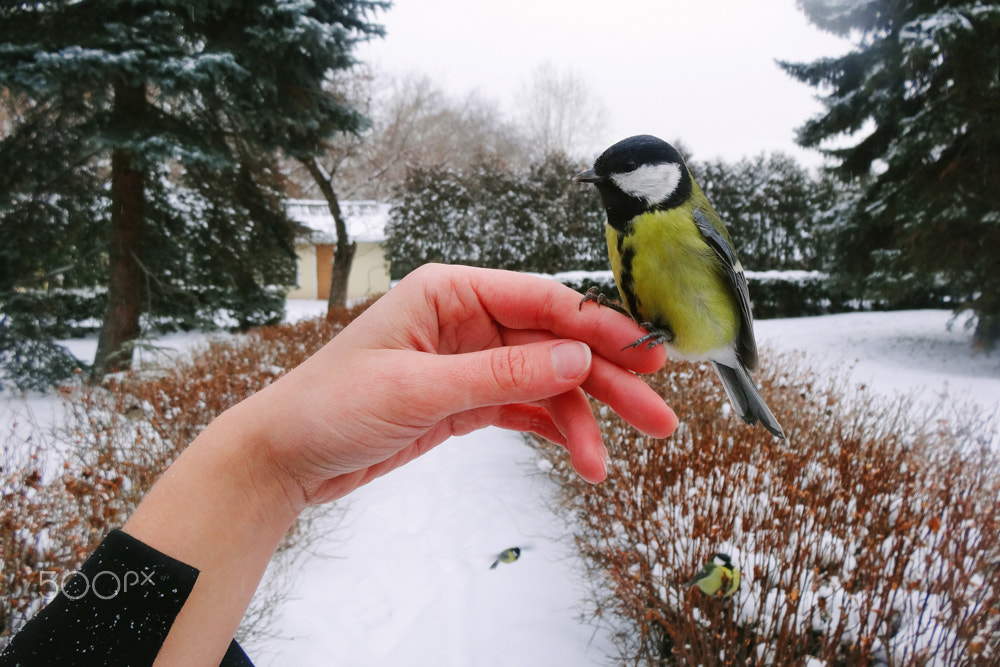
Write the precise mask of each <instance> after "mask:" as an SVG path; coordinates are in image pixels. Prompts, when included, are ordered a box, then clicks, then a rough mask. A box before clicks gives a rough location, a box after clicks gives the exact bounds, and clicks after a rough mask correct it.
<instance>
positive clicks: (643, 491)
mask: <svg viewBox="0 0 1000 667" xmlns="http://www.w3.org/2000/svg"><path fill="white" fill-rule="evenodd" d="M779 369H780V370H779ZM758 379H759V382H760V384H761V387H762V393H763V394H764V396H765V397H767V399H768V402H769V404H770V405H771V407H772V409H773V410H774V412H775V414H776V415H778V416H779V419H780V420H781V422H782V425H783V426H784V429H785V432H786V433H787V434H788V440H787V441H786V442H782V441H779V440H777V439H774V438H772V437H771V436H770V435H769V434H768V433H767V432H766V431H765V430H764V429H762V428H759V427H748V426H746V425H745V424H743V423H742V422H741V421H740V420H739V419H738V418H737V417H735V416H734V415H733V414H732V412H731V410H730V409H729V406H728V404H727V403H726V402H725V396H724V394H723V392H722V389H721V386H720V384H719V383H718V381H717V379H716V378H715V377H714V372H713V371H712V370H711V368H710V367H709V366H708V365H707V364H686V363H675V364H670V365H669V366H668V369H667V370H665V371H664V372H662V373H661V374H659V375H656V376H653V377H651V378H649V380H650V383H651V384H652V386H654V387H655V388H656V389H657V390H658V391H659V392H660V393H661V395H663V396H665V397H666V398H667V400H668V402H669V403H670V404H671V405H672V406H673V407H674V408H675V409H676V411H677V413H678V417H679V418H680V421H681V426H680V427H679V428H678V431H677V433H676V434H675V435H674V436H672V437H671V438H670V439H668V440H653V439H650V438H646V437H644V436H642V435H640V434H638V433H637V432H636V431H635V430H634V429H632V428H631V427H630V426H628V425H627V424H626V423H624V422H623V421H621V420H620V419H618V418H617V416H616V415H614V414H613V413H611V412H610V411H609V410H608V409H607V408H606V407H602V406H597V407H596V409H597V410H598V411H599V414H600V416H601V421H602V422H603V427H602V428H603V431H604V437H605V442H606V443H607V444H608V448H609V450H610V452H611V459H612V461H611V465H610V474H609V478H608V480H607V481H606V482H605V483H603V484H600V485H597V486H591V485H589V484H587V483H585V482H582V481H580V480H579V479H578V478H577V477H576V475H575V474H574V473H573V471H572V470H571V468H570V467H569V465H568V462H567V460H566V459H567V457H565V456H564V455H563V454H562V452H560V451H559V450H558V448H555V447H553V446H551V445H546V444H544V443H538V446H539V447H540V450H541V452H542V453H543V455H544V456H545V458H546V459H547V460H548V461H549V462H550V463H551V465H546V466H545V467H546V469H548V470H550V474H551V475H552V476H553V477H554V478H555V479H556V481H557V482H558V483H559V484H560V488H561V490H560V491H559V495H558V502H559V503H560V505H561V506H562V507H563V508H564V510H565V511H566V513H567V514H568V516H569V517H571V526H572V530H573V531H574V535H575V536H574V539H575V542H576V545H577V547H578V549H579V552H580V554H581V556H582V558H583V559H584V562H585V563H586V567H587V569H588V571H589V580H590V584H591V585H592V586H593V590H592V593H591V595H590V596H589V603H588V610H587V614H588V616H590V617H592V618H593V619H597V620H600V621H603V622H604V623H605V624H607V625H608V626H609V627H610V628H611V629H612V630H613V638H614V641H615V643H616V645H617V648H618V649H619V651H620V657H621V659H622V661H623V663H625V664H634V665H675V664H677V665H679V664H692V665H698V664H700V665H730V664H731V665H736V664H739V665H745V664H769V665H803V664H812V665H821V664H822V665H864V664H867V665H879V664H885V665H924V664H927V663H928V661H929V660H932V659H933V660H936V661H938V662H937V663H935V664H972V665H987V664H989V665H995V664H998V663H1000V568H997V566H996V564H997V562H1000V561H998V559H1000V502H998V493H1000V473H998V468H997V465H996V464H997V461H996V454H995V453H994V451H993V449H992V447H991V443H989V442H988V441H987V439H988V438H989V437H994V438H995V435H994V436H990V435H989V434H990V433H994V434H995V433H996V424H995V417H994V418H991V419H992V421H991V420H988V419H985V418H981V417H978V416H976V415H964V416H959V417H956V416H955V415H947V414H945V413H944V412H941V413H940V414H938V415H936V418H935V419H933V420H931V419H929V420H928V421H926V422H924V423H917V422H916V421H915V420H914V419H913V418H912V410H911V408H912V406H910V405H909V404H908V403H907V401H906V400H902V399H900V400H896V401H885V400H878V399H876V398H874V397H873V396H871V395H869V394H868V393H867V392H865V391H863V390H860V389H859V390H857V391H855V392H854V393H851V392H847V391H842V390H839V389H837V388H836V386H837V384H836V383H835V382H821V381H820V380H819V379H818V378H817V377H816V376H814V375H813V374H811V373H807V372H804V371H802V370H801V369H799V368H797V367H796V365H795V363H793V360H792V359H789V358H782V359H779V360H776V361H775V362H773V363H772V364H771V365H770V366H769V367H768V368H767V369H765V370H764V372H762V373H761V374H760V377H759V378H758ZM841 384H842V383H841ZM984 434H985V435H984ZM995 444H996V443H992V445H993V446H995ZM716 552H724V553H727V554H729V555H730V556H732V558H733V560H734V562H735V563H736V565H737V566H738V567H739V568H740V570H741V573H742V577H743V579H742V585H741V587H740V590H739V591H738V593H737V594H736V595H735V596H734V597H733V598H732V599H729V600H725V599H721V598H715V597H709V596H706V595H704V594H702V593H701V591H699V590H697V589H694V588H690V587H688V586H686V585H685V584H686V582H688V581H689V580H690V579H691V577H692V576H693V575H694V574H695V573H696V572H697V571H698V570H699V569H700V567H701V566H702V565H703V564H704V563H705V562H706V561H708V560H709V559H710V558H711V555H712V554H713V553H716ZM810 659H812V660H814V661H818V662H811V663H809V662H808V661H809V660H810Z"/></svg>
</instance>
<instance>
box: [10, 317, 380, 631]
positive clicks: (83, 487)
mask: <svg viewBox="0 0 1000 667" xmlns="http://www.w3.org/2000/svg"><path fill="white" fill-rule="evenodd" d="M366 305H367V304H366ZM366 305H363V306H359V307H358V308H355V309H353V310H344V311H334V312H333V313H332V314H331V315H332V316H331V317H329V318H327V319H325V320H324V319H318V320H306V321H303V322H299V323H297V324H293V325H282V326H274V327H265V328H262V329H258V330H255V331H253V332H251V333H250V334H248V335H246V336H241V337H237V338H232V339H230V340H226V341H221V342H212V343H209V344H208V345H206V346H205V347H203V348H202V349H200V350H198V351H196V352H194V353H193V354H192V355H191V356H190V358H189V359H187V360H182V361H179V362H176V363H174V364H173V365H172V366H171V367H169V368H163V369H159V370H152V371H151V370H146V371H133V372H130V373H128V374H125V375H121V376H116V377H113V378H109V379H107V380H106V381H105V383H104V384H103V385H100V386H91V385H79V386H75V387H65V388H63V389H62V393H63V397H64V399H65V400H64V406H65V420H64V423H63V424H62V425H59V426H57V427H56V428H54V429H52V430H51V432H49V433H46V432H44V431H43V430H42V429H39V427H38V426H37V424H33V423H31V422H30V420H28V423H27V424H25V423H24V421H25V420H24V419H21V420H15V421H14V425H13V427H12V428H11V430H10V432H8V433H5V434H0V445H2V449H0V454H2V459H0V493H2V497H3V504H2V507H0V546H2V548H3V552H2V553H3V562H2V568H0V647H2V645H4V644H5V643H6V641H7V638H8V637H9V636H10V635H11V634H12V633H14V632H16V631H17V630H18V628H20V626H21V625H23V624H24V622H25V621H26V620H27V619H28V618H30V617H31V616H32V615H33V614H34V613H35V612H36V611H38V609H39V608H41V606H42V603H43V600H44V597H45V595H46V594H53V593H54V592H55V590H56V589H57V586H58V582H60V581H62V579H63V577H64V576H66V575H67V573H71V572H72V571H74V570H76V569H77V568H78V567H79V566H80V565H81V564H82V563H83V561H84V560H85V559H86V557H87V555H88V554H89V553H90V552H91V551H92V550H93V549H94V548H95V547H96V546H97V544H98V543H99V542H100V541H101V540H102V539H103V538H104V536H105V535H106V534H107V533H108V532H109V531H110V530H111V529H113V528H115V527H118V526H121V525H122V524H124V523H125V520H126V519H127V518H128V516H129V515H130V514H131V513H132V512H133V511H134V509H135V508H136V506H137V505H138V503H139V501H140V500H141V499H142V498H143V496H145V494H146V493H147V492H148V490H149V489H150V487H151V486H152V485H153V483H154V482H155V481H156V479H157V478H158V477H159V476H160V474H161V473H162V472H163V470H164V469H165V468H166V467H167V466H168V465H170V463H171V462H172V461H173V460H174V459H175V458H176V457H177V456H178V455H179V454H180V452H181V451H182V450H183V449H184V447H186V446H187V444H188V443H189V442H191V440H193V439H194V437H195V436H196V435H198V434H199V433H200V432H201V431H202V430H203V429H204V428H205V427H206V426H207V425H208V423H209V422H211V421H212V420H213V419H214V418H215V417H216V416H217V415H218V414H220V413H221V412H223V411H224V410H226V409H227V408H228V407H230V406H232V405H234V404H235V403H237V402H239V401H240V400H242V399H244V398H245V397H247V396H248V395H250V394H252V393H253V392H255V391H258V390H260V389H262V388H263V387H265V386H267V385H268V384H270V383H271V382H273V381H274V380H276V379H277V378H278V377H280V376H281V375H283V374H284V373H285V372H286V371H287V370H289V369H291V368H293V367H295V366H296V365H298V364H299V363H301V362H302V361H304V360H305V359H306V358H308V357H309V356H310V355H311V354H313V353H314V352H315V351H316V350H318V349H319V348H320V347H321V346H322V345H323V344H324V343H326V342H327V341H328V340H329V339H330V338H331V337H333V336H334V335H335V334H336V333H337V332H338V331H340V329H342V328H343V326H344V325H345V324H346V323H348V322H349V321H351V320H352V319H353V318H354V317H355V316H356V315H357V314H359V313H360V312H361V311H362V310H363V309H364V308H365V307H366ZM19 421H20V422H21V423H18V422H19ZM25 426H27V428H25ZM313 518H314V517H313V515H311V514H307V515H305V516H304V517H303V518H302V519H300V522H299V524H297V525H296V527H294V528H293V529H292V530H291V531H290V532H289V534H288V535H287V536H286V537H285V540H284V542H283V544H282V546H281V547H280V548H279V553H278V555H277V557H276V561H277V562H278V565H279V566H278V567H277V568H272V570H270V571H269V572H272V573H273V572H276V573H277V577H278V579H277V580H273V581H272V582H271V583H270V584H268V582H265V584H264V585H263V586H262V587H261V589H260V590H259V591H258V595H257V596H256V597H255V598H254V603H253V605H252V606H251V609H250V611H249V612H248V615H247V617H246V618H245V619H244V623H243V625H242V626H241V631H240V635H239V638H240V640H241V641H243V642H247V641H248V640H249V641H253V640H255V639H259V638H261V637H263V636H266V634H267V632H268V627H269V625H270V624H269V619H270V616H271V614H272V613H273V612H274V610H275V603H276V602H277V601H280V599H281V597H282V595H283V589H282V588H281V586H282V584H281V581H280V579H281V575H282V572H283V571H287V570H288V568H289V566H290V564H291V562H292V560H293V559H294V558H295V556H296V555H297V554H298V553H300V552H301V549H302V547H303V546H304V544H303V543H302V538H303V537H304V536H305V535H307V534H308V531H307V530H306V529H305V525H308V522H309V521H311V520H312V519H313ZM303 524H305V525H303ZM282 564H283V565H284V568H282V566H281V565H282Z"/></svg>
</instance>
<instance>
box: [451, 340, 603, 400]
mask: <svg viewBox="0 0 1000 667" xmlns="http://www.w3.org/2000/svg"><path fill="white" fill-rule="evenodd" d="M437 360H438V361H439V363H440V367H439V369H438V370H439V372H441V373H442V374H444V375H446V377H447V379H446V380H445V381H443V382H440V383H438V387H441V388H446V389H444V390H443V391H442V392H441V394H440V395H439V398H440V400H441V403H440V406H441V407H442V408H444V409H445V411H446V412H449V413H455V412H459V411H464V410H471V409H473V408H479V407H483V406H488V405H507V404H510V403H527V402H530V401H539V400H542V399H546V398H549V397H552V396H558V395H559V394H562V393H565V392H567V391H569V390H570V389H573V388H575V387H578V386H580V384H581V383H583V381H584V380H586V379H587V376H588V375H590V366H591V361H592V354H591V351H590V348H589V347H588V346H587V345H586V344H585V343H581V342H579V341H575V340H550V341H542V342H537V343H526V344H524V345H508V346H502V347H494V348H491V349H489V350H483V351H480V352H468V353H465V354H452V355H442V356H439V357H437ZM449 408H450V409H449Z"/></svg>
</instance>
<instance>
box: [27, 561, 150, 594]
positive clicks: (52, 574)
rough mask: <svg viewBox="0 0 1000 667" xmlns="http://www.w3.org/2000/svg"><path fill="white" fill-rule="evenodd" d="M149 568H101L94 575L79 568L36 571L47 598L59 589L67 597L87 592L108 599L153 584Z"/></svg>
mask: <svg viewBox="0 0 1000 667" xmlns="http://www.w3.org/2000/svg"><path fill="white" fill-rule="evenodd" d="M153 574H154V572H153V571H152V570H145V569H144V570H143V571H142V572H136V571H134V570H127V571H126V572H124V573H123V574H122V575H121V576H119V574H118V573H117V572H112V571H110V570H101V571H100V572H97V573H96V574H93V575H88V574H87V573H85V572H80V571H78V570H69V571H68V572H63V573H61V574H60V573H59V572H56V571H54V570H41V571H39V572H38V586H39V589H40V590H41V592H42V595H43V596H44V597H45V602H49V601H51V600H52V598H54V597H55V596H57V595H59V593H60V592H61V593H62V594H63V595H65V596H66V597H68V598H69V599H70V600H79V599H80V598H82V597H84V596H86V595H95V596H97V597H98V598H100V599H102V600H111V599H112V598H115V597H117V596H118V595H120V594H121V593H125V592H128V590H129V589H134V588H141V587H142V586H155V585H156V582H155V581H154V580H153Z"/></svg>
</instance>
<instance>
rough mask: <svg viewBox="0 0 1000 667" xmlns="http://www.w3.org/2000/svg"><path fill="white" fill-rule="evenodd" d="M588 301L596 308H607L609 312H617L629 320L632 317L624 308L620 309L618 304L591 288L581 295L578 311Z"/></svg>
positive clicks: (596, 289) (598, 290)
mask: <svg viewBox="0 0 1000 667" xmlns="http://www.w3.org/2000/svg"><path fill="white" fill-rule="evenodd" d="M588 301H593V302H594V303H596V304H597V305H598V306H607V307H608V308H610V309H611V310H615V311H618V312H619V313H621V314H622V315H625V316H626V317H628V318H630V319H631V317H632V315H631V314H630V313H629V312H628V311H627V310H625V308H624V307H622V305H621V304H620V303H618V302H617V301H615V300H613V299H609V298H608V297H606V296H604V293H603V292H602V291H601V290H600V289H598V288H597V287H591V288H590V289H588V290H587V291H586V293H585V294H584V295H583V298H582V299H580V310H583V304H585V303H587V302H588Z"/></svg>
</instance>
